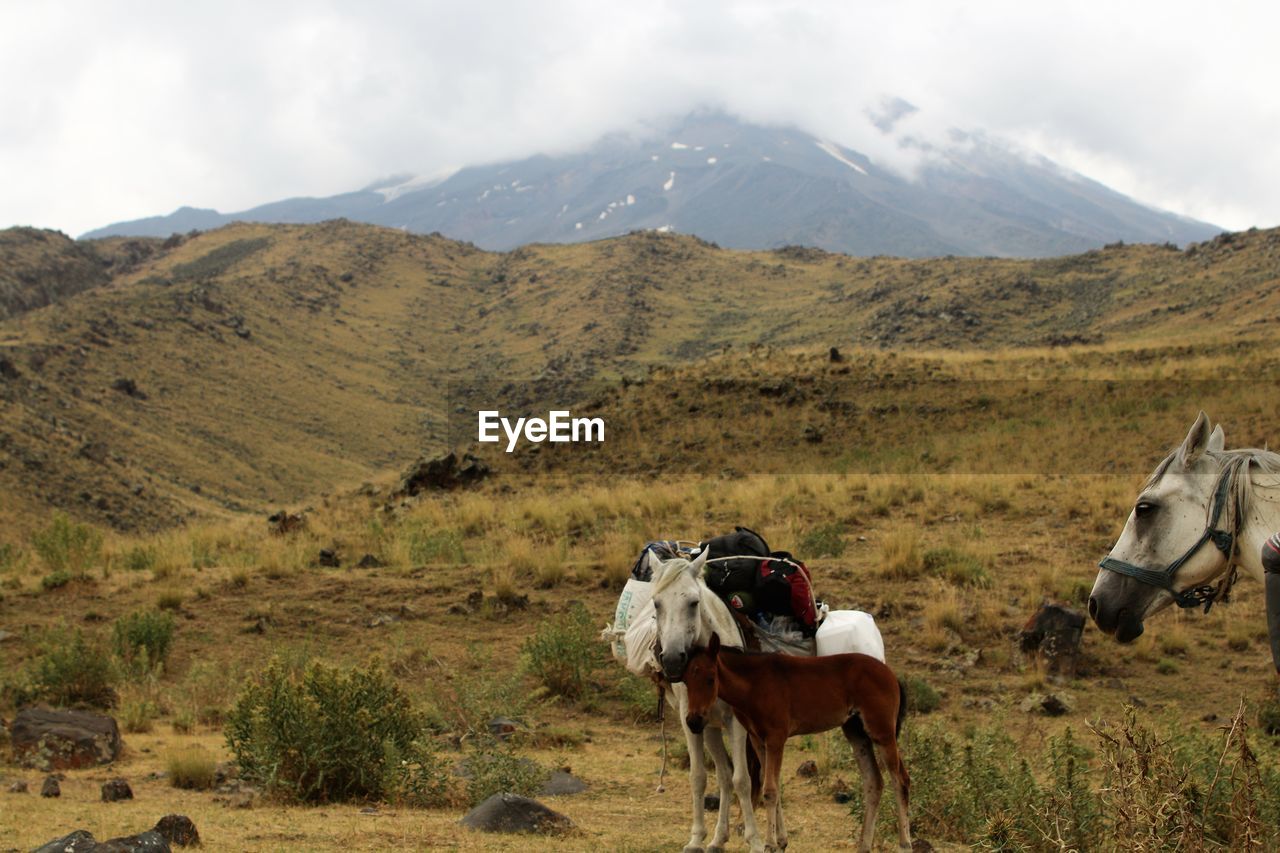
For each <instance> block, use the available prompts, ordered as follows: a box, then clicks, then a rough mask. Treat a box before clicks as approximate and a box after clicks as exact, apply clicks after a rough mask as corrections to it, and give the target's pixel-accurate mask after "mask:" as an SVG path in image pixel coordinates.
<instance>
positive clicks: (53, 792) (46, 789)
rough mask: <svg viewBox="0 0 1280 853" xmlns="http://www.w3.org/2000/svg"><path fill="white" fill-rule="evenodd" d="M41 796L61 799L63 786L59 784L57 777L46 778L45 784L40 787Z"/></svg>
mask: <svg viewBox="0 0 1280 853" xmlns="http://www.w3.org/2000/svg"><path fill="white" fill-rule="evenodd" d="M40 796H42V797H61V796H62V785H61V784H60V783H59V782H58V777H57V776H46V777H45V778H44V784H42V785H41V786H40Z"/></svg>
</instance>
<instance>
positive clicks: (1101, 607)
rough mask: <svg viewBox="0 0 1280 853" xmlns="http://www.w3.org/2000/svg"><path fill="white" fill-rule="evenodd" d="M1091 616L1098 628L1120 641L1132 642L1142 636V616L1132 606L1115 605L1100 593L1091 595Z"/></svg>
mask: <svg viewBox="0 0 1280 853" xmlns="http://www.w3.org/2000/svg"><path fill="white" fill-rule="evenodd" d="M1089 617H1090V618H1091V619H1093V624H1095V625H1097V626H1098V630H1099V631H1101V632H1102V633H1104V634H1109V635H1110V636H1113V637H1115V638H1116V641H1117V642H1120V643H1132V642H1133V641H1134V640H1136V639H1138V638H1139V637H1141V636H1142V632H1143V630H1144V626H1143V624H1142V617H1141V616H1138V615H1137V612H1136V611H1135V610H1134V609H1133V608H1132V607H1115V606H1113V605H1110V604H1109V603H1108V602H1107V600H1106V599H1105V598H1104V597H1102V596H1099V595H1091V596H1089Z"/></svg>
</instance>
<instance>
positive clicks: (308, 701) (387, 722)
mask: <svg viewBox="0 0 1280 853" xmlns="http://www.w3.org/2000/svg"><path fill="white" fill-rule="evenodd" d="M226 737H227V744H228V746H230V748H231V751H232V752H233V753H234V754H235V757H236V761H237V762H238V763H239V765H240V769H241V772H242V774H243V775H244V776H246V777H247V778H250V779H253V780H255V781H257V782H258V783H259V784H261V785H263V786H264V787H265V788H266V790H268V791H270V792H271V793H273V794H275V795H277V796H280V797H282V798H284V799H287V800H292V801H297V802H311V803H318V802H340V801H347V800H353V799H390V800H399V801H404V802H410V803H414V804H420V805H438V804H440V803H442V802H444V801H445V799H446V798H447V791H448V782H449V774H448V771H447V769H446V768H445V766H444V763H443V762H442V761H441V760H440V759H439V757H438V756H437V755H436V753H435V749H434V747H433V744H432V742H431V741H430V739H429V738H428V732H427V730H426V727H425V725H424V724H423V720H422V717H421V715H420V714H419V713H418V712H416V711H415V710H414V709H413V708H412V707H411V706H410V703H409V698H408V696H406V695H405V693H404V692H403V691H402V690H401V689H400V688H399V687H398V686H397V685H396V684H395V682H394V681H393V680H392V679H391V678H390V677H389V676H388V675H387V674H386V673H385V672H384V671H383V670H382V667H381V666H380V665H379V664H377V663H374V664H373V665H371V666H370V667H369V668H367V669H350V670H339V669H336V668H333V667H329V666H326V665H324V664H321V663H311V664H310V665H308V666H307V667H306V669H305V670H304V671H303V672H301V673H300V674H299V673H296V672H291V671H290V670H289V668H288V667H286V666H285V665H284V664H283V663H281V662H280V661H279V660H274V661H272V662H271V663H270V664H269V665H268V666H267V668H266V669H265V670H263V671H262V672H261V673H259V674H258V675H256V676H254V677H252V678H250V679H249V681H248V683H247V684H246V685H245V687H244V690H243V692H242V693H241V695H240V698H239V699H238V700H237V702H236V704H235V706H234V707H233V708H232V710H231V713H230V715H229V716H228V719H227V725H226Z"/></svg>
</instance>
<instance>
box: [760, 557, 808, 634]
mask: <svg viewBox="0 0 1280 853" xmlns="http://www.w3.org/2000/svg"><path fill="white" fill-rule="evenodd" d="M770 557H771V558H772V559H770V560H767V561H762V562H760V564H759V566H758V568H757V570H756V579H757V580H756V604H757V606H759V608H760V609H761V610H763V611H765V612H766V613H773V614H776V615H778V616H791V617H793V618H794V619H795V620H796V622H797V623H798V624H799V627H800V633H802V634H803V635H804V636H806V637H812V636H813V635H814V633H815V632H816V631H817V628H818V611H817V606H816V603H815V602H814V600H813V581H812V579H811V578H810V577H809V569H808V567H807V566H805V564H804V563H802V562H801V561H799V560H797V559H796V558H795V557H793V556H792V555H791V554H790V553H788V552H786V551H774V552H773V553H772V554H771V555H770Z"/></svg>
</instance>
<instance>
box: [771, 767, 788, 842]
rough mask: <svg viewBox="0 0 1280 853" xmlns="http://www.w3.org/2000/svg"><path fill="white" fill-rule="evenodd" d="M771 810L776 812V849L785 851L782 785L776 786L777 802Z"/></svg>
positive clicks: (785, 831)
mask: <svg viewBox="0 0 1280 853" xmlns="http://www.w3.org/2000/svg"><path fill="white" fill-rule="evenodd" d="M773 808H774V810H775V811H777V813H778V814H777V820H778V848H779V849H780V850H786V849H787V825H786V824H785V823H784V822H783V820H782V785H781V783H779V785H778V801H777V802H776V803H774V804H773Z"/></svg>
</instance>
